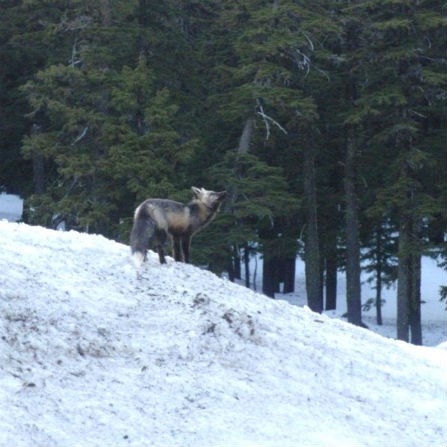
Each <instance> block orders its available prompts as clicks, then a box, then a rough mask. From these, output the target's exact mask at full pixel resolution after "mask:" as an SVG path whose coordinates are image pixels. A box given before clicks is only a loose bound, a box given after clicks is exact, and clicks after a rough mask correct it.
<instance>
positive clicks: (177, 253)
mask: <svg viewBox="0 0 447 447" xmlns="http://www.w3.org/2000/svg"><path fill="white" fill-rule="evenodd" d="M171 243H172V255H173V256H174V259H175V260H176V261H177V262H181V261H183V259H182V258H183V256H182V247H181V243H180V238H179V237H178V236H172V239H171Z"/></svg>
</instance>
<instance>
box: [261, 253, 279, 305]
mask: <svg viewBox="0 0 447 447" xmlns="http://www.w3.org/2000/svg"><path fill="white" fill-rule="evenodd" d="M277 287H278V281H277V269H276V260H275V259H274V258H269V257H268V256H267V257H266V254H265V252H264V262H263V270H262V293H263V294H264V295H267V296H269V297H270V298H275V292H276V290H277Z"/></svg>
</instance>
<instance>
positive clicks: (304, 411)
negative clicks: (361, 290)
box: [0, 222, 447, 447]
mask: <svg viewBox="0 0 447 447" xmlns="http://www.w3.org/2000/svg"><path fill="white" fill-rule="evenodd" d="M0 246H1V247H2V252H1V253H0V272H1V273H0V275H1V276H0V281H1V287H0V306H1V307H0V312H1V320H2V324H1V326H0V330H1V342H0V343H1V351H0V412H1V413H0V415H1V417H0V446H9V445H16V446H48V445H55V446H73V445H80V446H104V445H107V446H121V445H132V446H137V445H138V446H140V445H141V446H142V445H144V446H147V445H154V446H164V445H169V446H194V447H196V446H202V445H203V446H205V445H206V446H217V445H244V446H245V445H257V446H279V445H281V446H301V445H303V446H306V445H312V446H315V445H317V446H318V445H322V446H323V445H324V446H329V447H330V446H334V447H336V446H355V445H361V446H377V445H393V446H402V447H404V446H441V445H442V443H443V442H445V439H447V429H446V424H445V421H444V417H443V416H444V415H445V414H446V411H447V404H446V393H447V383H446V378H445V377H446V374H445V373H446V371H447V367H446V363H447V362H446V361H445V351H444V350H437V349H434V348H415V347H412V346H409V345H406V344H404V343H399V342H395V341H392V340H387V339H384V338H382V337H380V336H378V335H375V334H373V333H370V332H368V331H365V330H362V329H359V328H355V327H352V326H350V325H348V324H346V323H343V322H341V321H336V320H335V321H334V320H330V319H328V318H326V317H324V316H321V315H317V314H313V313H312V312H310V311H306V310H303V309H299V308H297V307H295V306H290V305H288V304H286V303H283V302H277V301H273V300H270V299H268V298H265V297H262V296H260V295H257V294H255V293H253V292H251V291H249V290H247V289H245V288H243V287H239V286H237V285H234V284H231V283H230V282H228V281H224V280H221V279H219V278H217V277H216V276H214V275H213V274H211V273H209V272H204V271H201V270H199V269H197V268H194V267H193V266H190V265H183V264H176V263H173V262H171V263H169V264H168V265H164V266H161V265H159V264H158V261H157V259H156V257H155V256H152V257H151V258H150V259H149V263H148V266H147V268H146V270H145V272H144V273H143V277H142V278H141V279H140V280H139V281H137V280H136V278H135V271H134V269H133V267H132V265H131V263H130V260H129V256H128V247H126V246H123V245H121V244H117V243H115V242H112V241H108V240H107V239H105V238H103V237H101V236H92V235H85V234H79V233H75V232H69V233H61V232H54V231H50V230H46V229H43V228H39V227H29V226H26V225H23V224H20V225H17V224H8V223H5V222H0ZM441 356H444V357H441Z"/></svg>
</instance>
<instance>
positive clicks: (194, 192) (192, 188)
mask: <svg viewBox="0 0 447 447" xmlns="http://www.w3.org/2000/svg"><path fill="white" fill-rule="evenodd" d="M191 191H192V193H193V195H194V197H196V198H199V197H200V194H201V191H200V189H199V188H196V187H195V186H191Z"/></svg>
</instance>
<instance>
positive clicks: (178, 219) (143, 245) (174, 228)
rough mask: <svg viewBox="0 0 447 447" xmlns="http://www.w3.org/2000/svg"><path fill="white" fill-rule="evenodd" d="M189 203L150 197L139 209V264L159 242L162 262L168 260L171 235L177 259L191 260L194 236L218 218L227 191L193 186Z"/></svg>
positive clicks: (135, 243)
mask: <svg viewBox="0 0 447 447" xmlns="http://www.w3.org/2000/svg"><path fill="white" fill-rule="evenodd" d="M191 190H192V193H193V199H192V200H191V202H189V203H188V204H183V203H180V202H175V201H174V200H169V199H147V200H145V201H144V202H143V203H141V204H140V205H139V206H138V208H137V209H136V210H135V215H134V223H133V228H132V231H131V233H130V247H131V251H132V256H133V258H134V261H135V264H136V265H137V266H138V267H139V266H141V265H142V264H143V262H144V261H146V253H147V250H148V248H149V245H150V244H151V243H152V242H155V245H156V249H157V252H158V256H159V259H160V263H161V264H165V263H166V258H165V254H164V250H163V246H164V244H165V242H166V240H167V238H168V237H169V238H170V239H171V245H172V253H173V257H174V259H175V260H176V261H179V262H189V260H190V247H191V238H192V236H193V235H194V234H196V233H197V232H199V231H200V230H202V229H203V228H205V227H206V226H207V225H208V224H209V223H210V222H211V221H212V220H213V219H214V217H216V214H217V212H218V211H219V209H220V206H221V205H222V202H223V199H224V198H225V195H226V192H225V191H222V192H215V191H207V190H206V189H204V188H200V189H199V188H196V187H195V186H193V187H192V188H191Z"/></svg>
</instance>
